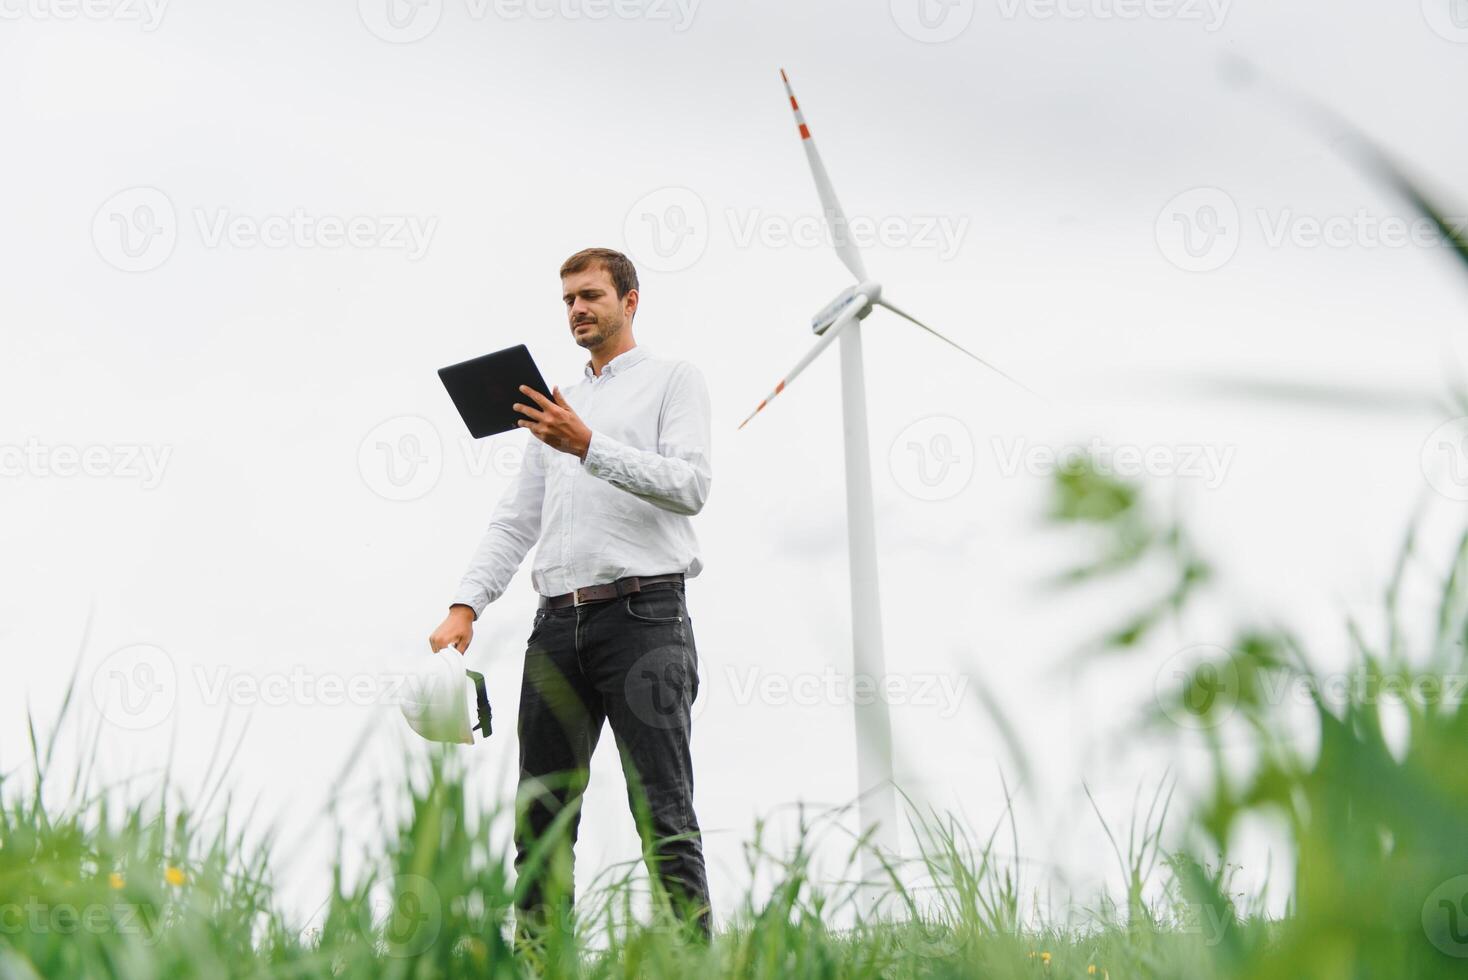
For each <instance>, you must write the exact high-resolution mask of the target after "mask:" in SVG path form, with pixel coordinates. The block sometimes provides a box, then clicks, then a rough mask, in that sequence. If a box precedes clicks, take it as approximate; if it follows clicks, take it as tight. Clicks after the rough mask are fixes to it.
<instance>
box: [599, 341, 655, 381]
mask: <svg viewBox="0 0 1468 980" xmlns="http://www.w3.org/2000/svg"><path fill="white" fill-rule="evenodd" d="M646 356H647V348H646V347H643V346H642V345H641V344H638V345H636V346H634V347H633V348H632V349H631V350H624V351H623V352H622V353H620V354H618V355H617V356H616V357H614V358H612V359H611V360H610V361H607V362H606V363H605V364H603V365H602V368H601V377H603V378H608V377H612V376H615V375H618V374H621V373H622V372H623V371H625V370H627V369H628V368H630V367H631V366H632V365H634V364H636V363H637V362H638V361H640V360H642V359H643V358H644V357H646ZM583 373H584V374H585V376H586V377H587V379H592V378H596V377H597V374H596V373H595V372H594V371H592V370H591V362H590V361H587V362H586V367H585V368H584V369H583Z"/></svg>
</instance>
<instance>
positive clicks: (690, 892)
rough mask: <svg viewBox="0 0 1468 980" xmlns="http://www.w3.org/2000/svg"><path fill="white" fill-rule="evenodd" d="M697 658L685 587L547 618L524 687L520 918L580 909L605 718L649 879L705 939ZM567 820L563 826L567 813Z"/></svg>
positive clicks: (532, 641) (538, 623) (656, 588)
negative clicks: (693, 751) (589, 804)
mask: <svg viewBox="0 0 1468 980" xmlns="http://www.w3.org/2000/svg"><path fill="white" fill-rule="evenodd" d="M697 694H698V652H697V650H696V648H695V647H694V643H693V624H692V621H691V620H690V619H689V616H688V606H687V603H686V601H685V596H684V587H683V584H682V583H677V582H674V583H666V584H654V585H650V586H648V587H647V588H646V589H644V590H642V591H640V592H634V593H631V594H630V595H626V596H622V597H621V598H617V599H607V600H603V601H600V602H590V603H585V604H583V605H581V606H567V607H564V608H561V609H538V610H536V613H535V625H534V628H533V629H532V630H531V633H530V638H529V640H528V641H527V648H526V651H525V676H524V680H523V682H522V684H521V688H520V721H519V738H520V801H519V804H520V805H519V807H518V811H519V818H518V819H517V821H516V826H515V868H516V871H517V873H518V874H519V875H520V877H521V878H522V879H523V881H524V884H523V885H522V889H523V890H522V891H521V894H520V899H519V902H518V906H519V907H518V908H517V918H518V919H519V920H520V921H521V924H522V928H523V927H525V926H532V927H533V926H536V925H543V924H544V923H545V921H546V917H547V915H549V914H552V913H555V914H557V917H559V916H560V915H562V914H564V913H565V912H566V911H568V910H569V908H570V906H571V903H572V901H573V889H572V885H571V870H572V865H573V858H572V848H573V847H574V846H575V843H576V831H577V826H578V824H579V823H580V819H581V794H582V791H583V790H584V789H585V788H586V782H587V778H588V771H589V768H590V765H591V755H592V753H593V752H594V751H595V750H596V743H597V740H598V739H599V738H600V736H601V730H602V722H603V720H605V721H609V722H611V726H612V734H613V736H614V737H615V738H616V742H617V749H618V752H619V753H620V754H621V758H622V771H623V773H624V774H625V775H626V777H627V800H628V802H629V803H630V804H631V806H632V813H633V816H634V817H635V818H636V820H637V826H638V831H639V833H640V834H641V835H642V841H643V854H644V857H645V858H646V859H647V862H648V865H649V871H651V872H652V873H653V875H654V877H655V878H656V879H658V880H659V881H660V882H661V884H662V888H663V890H664V894H666V896H667V898H668V899H670V900H671V902H672V903H673V905H674V908H675V911H676V912H678V913H679V914H680V915H681V916H683V917H685V918H688V919H691V920H692V921H693V923H694V924H695V925H696V926H697V927H698V929H699V930H700V931H701V932H703V934H704V935H707V934H708V932H709V926H710V916H709V911H708V880H707V877H706V875H705V872H704V863H703V846H702V843H701V840H700V838H699V829H698V820H697V818H696V817H695V816H694V814H693V762H692V757H691V755H690V753H689V745H688V739H689V735H690V733H691V718H690V714H691V711H692V706H693V699H694V698H695V697H696V696H697ZM558 814H563V815H562V816H561V818H560V819H559V820H558V819H557V815H558Z"/></svg>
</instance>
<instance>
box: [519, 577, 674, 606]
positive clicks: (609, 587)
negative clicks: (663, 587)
mask: <svg viewBox="0 0 1468 980" xmlns="http://www.w3.org/2000/svg"><path fill="white" fill-rule="evenodd" d="M673 582H676V583H677V584H679V585H682V584H683V573H682V572H674V573H673V574H671V575H629V576H627V577H626V578H619V579H617V580H616V581H615V582H608V583H607V584H605V585H587V586H584V587H582V588H579V589H577V590H576V591H575V592H563V593H561V594H560V595H551V596H545V595H543V596H541V597H540V608H541V609H560V608H562V607H563V606H583V605H585V604H586V603H588V602H603V601H605V600H607V599H620V598H622V596H624V595H631V594H632V593H634V592H641V591H642V590H643V589H645V588H647V587H648V586H654V585H660V584H663V583H673Z"/></svg>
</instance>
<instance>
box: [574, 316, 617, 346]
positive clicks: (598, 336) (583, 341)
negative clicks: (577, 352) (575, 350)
mask: <svg viewBox="0 0 1468 980" xmlns="http://www.w3.org/2000/svg"><path fill="white" fill-rule="evenodd" d="M600 327H601V323H600V322H598V323H595V324H593V325H592V331H593V332H592V333H591V334H590V336H585V337H583V336H581V335H580V334H577V333H574V332H573V333H572V336H573V337H575V338H576V343H577V344H578V345H579V346H581V347H584V348H586V349H587V350H596V349H597V348H598V347H600V346H601V345H602V344H604V343H606V342H607V340H608V339H609V338H612V337H615V336H616V335H617V332H618V331H620V330H621V329H622V324H621V323H618V324H616V325H615V326H613V327H612V328H611V329H610V330H607V331H606V332H605V333H599V332H597V331H598V329H599V328H600Z"/></svg>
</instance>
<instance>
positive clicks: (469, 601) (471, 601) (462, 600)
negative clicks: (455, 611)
mask: <svg viewBox="0 0 1468 980" xmlns="http://www.w3.org/2000/svg"><path fill="white" fill-rule="evenodd" d="M449 605H450V606H468V607H469V608H470V609H472V610H474V620H475V622H478V621H479V614H480V613H482V612H484V607H485V606H487V605H489V596H487V595H485V594H484V593H483V592H481V593H479V594H478V595H469V594H467V593H463V592H461V593H459V594H458V595H456V596H454V598H453V600H452V601H451V602H450V603H449Z"/></svg>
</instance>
